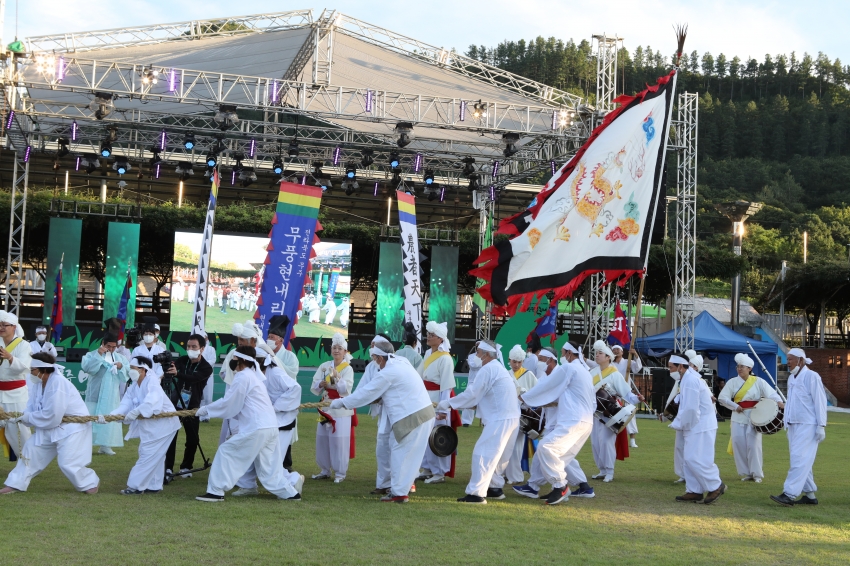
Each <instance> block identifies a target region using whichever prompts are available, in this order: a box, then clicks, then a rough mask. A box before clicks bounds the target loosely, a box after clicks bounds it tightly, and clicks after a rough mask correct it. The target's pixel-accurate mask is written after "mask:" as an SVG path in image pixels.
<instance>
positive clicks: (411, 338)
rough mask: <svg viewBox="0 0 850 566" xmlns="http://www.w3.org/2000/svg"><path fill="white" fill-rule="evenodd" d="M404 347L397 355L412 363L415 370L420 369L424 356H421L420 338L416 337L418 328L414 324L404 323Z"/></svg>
mask: <svg viewBox="0 0 850 566" xmlns="http://www.w3.org/2000/svg"><path fill="white" fill-rule="evenodd" d="M403 342H404V347H403V348H402V349H401V350H399V351H397V352H396V353H395V355H396V356H400V357H402V358H404V359H406V360H407V361H408V362H410V365H412V366H413V367H414V368H418V367H419V364H421V363H422V356H421V354H419V337H418V336H417V335H416V327H414V326H413V323H412V322H409V321H408V322H405V323H404V340H403Z"/></svg>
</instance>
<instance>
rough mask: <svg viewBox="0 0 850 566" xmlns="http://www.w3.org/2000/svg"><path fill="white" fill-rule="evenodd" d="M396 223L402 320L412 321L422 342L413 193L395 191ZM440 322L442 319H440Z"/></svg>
mask: <svg viewBox="0 0 850 566" xmlns="http://www.w3.org/2000/svg"><path fill="white" fill-rule="evenodd" d="M396 198H397V199H398V225H399V232H400V235H401V264H402V272H403V273H404V322H410V323H413V328H414V331H415V332H416V336H417V338H419V341H420V343H421V342H422V283H421V279H420V273H419V234H418V232H417V230H416V205H415V204H414V202H415V201H414V198H413V195H409V194H407V193H405V192H403V191H396ZM441 322H442V321H441Z"/></svg>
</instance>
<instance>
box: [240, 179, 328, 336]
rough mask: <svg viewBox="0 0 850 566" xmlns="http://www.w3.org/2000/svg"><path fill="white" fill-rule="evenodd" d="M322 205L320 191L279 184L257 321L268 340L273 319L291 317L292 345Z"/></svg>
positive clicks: (255, 316)
mask: <svg viewBox="0 0 850 566" xmlns="http://www.w3.org/2000/svg"><path fill="white" fill-rule="evenodd" d="M321 201H322V188H321V187H311V186H308V185H296V184H294V183H286V182H283V183H281V184H280V193H278V197H277V207H276V209H275V214H274V216H273V217H272V231H271V234H270V236H269V238H270V239H269V246H268V248H266V261H265V265H264V269H263V280H262V282H261V283H260V297H259V298H258V299H257V311H256V313H255V314H254V319H255V320H256V321H257V325H258V326H259V327H260V328H262V329H263V336H267V335H268V326H269V321H270V320H271V317H273V316H275V315H286V316H287V317H289V320H290V321H291V324H290V325H289V328H288V333H287V336H285V337H284V344H288V343H289V336H290V333H291V331H292V327H293V326H295V322H296V320H295V313H296V312H298V305H299V302H300V300H301V294H302V292H303V290H304V281H305V280H306V278H307V264H308V263H309V261H310V255H311V252H312V249H313V242H314V238H315V236H316V220H317V218H318V217H319V204H320V203H321Z"/></svg>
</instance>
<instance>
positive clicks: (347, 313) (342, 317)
mask: <svg viewBox="0 0 850 566" xmlns="http://www.w3.org/2000/svg"><path fill="white" fill-rule="evenodd" d="M350 317H351V303H350V302H349V301H348V297H343V298H342V302H341V303H340V304H339V324H340V326H342V327H343V328H348V320H349V318H350Z"/></svg>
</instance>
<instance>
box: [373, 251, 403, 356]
mask: <svg viewBox="0 0 850 566" xmlns="http://www.w3.org/2000/svg"><path fill="white" fill-rule="evenodd" d="M403 325H404V275H403V274H402V271H401V246H399V245H398V244H396V243H395V242H381V246H380V251H379V254H378V308H377V310H376V312H375V333H376V334H386V335H387V336H389V337H390V338H391V339H392V340H394V341H401V340H402V339H403V338H404V332H403Z"/></svg>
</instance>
